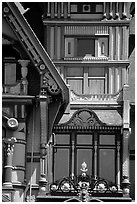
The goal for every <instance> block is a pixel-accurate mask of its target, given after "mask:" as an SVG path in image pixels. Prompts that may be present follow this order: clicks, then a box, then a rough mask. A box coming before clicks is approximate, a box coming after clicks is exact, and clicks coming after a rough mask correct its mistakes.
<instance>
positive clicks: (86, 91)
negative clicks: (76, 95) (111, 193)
mask: <svg viewBox="0 0 137 204" xmlns="http://www.w3.org/2000/svg"><path fill="white" fill-rule="evenodd" d="M88 69H89V68H88V67H86V68H85V69H84V82H83V83H84V94H88V93H89V87H88Z"/></svg>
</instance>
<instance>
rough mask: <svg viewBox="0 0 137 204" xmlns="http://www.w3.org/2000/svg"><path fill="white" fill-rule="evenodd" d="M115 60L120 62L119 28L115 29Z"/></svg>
mask: <svg viewBox="0 0 137 204" xmlns="http://www.w3.org/2000/svg"><path fill="white" fill-rule="evenodd" d="M115 59H116V60H120V30H119V27H118V26H117V27H116V53H115Z"/></svg>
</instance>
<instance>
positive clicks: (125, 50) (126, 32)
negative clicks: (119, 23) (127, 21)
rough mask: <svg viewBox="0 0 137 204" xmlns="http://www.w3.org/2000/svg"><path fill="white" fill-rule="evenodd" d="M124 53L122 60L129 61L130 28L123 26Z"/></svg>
mask: <svg viewBox="0 0 137 204" xmlns="http://www.w3.org/2000/svg"><path fill="white" fill-rule="evenodd" d="M122 30H123V49H122V50H123V52H122V59H123V60H128V47H129V45H128V40H127V39H128V37H129V28H128V27H127V26H123V28H122Z"/></svg>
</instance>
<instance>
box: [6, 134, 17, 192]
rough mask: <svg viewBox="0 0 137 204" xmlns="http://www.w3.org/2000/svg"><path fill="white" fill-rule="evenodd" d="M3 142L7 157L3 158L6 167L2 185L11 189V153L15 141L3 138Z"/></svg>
mask: <svg viewBox="0 0 137 204" xmlns="http://www.w3.org/2000/svg"><path fill="white" fill-rule="evenodd" d="M3 142H4V143H5V148H6V153H7V155H6V156H7V157H6V158H5V159H6V165H5V166H4V169H5V170H4V171H5V182H4V183H3V186H5V187H11V188H12V169H13V151H14V143H15V142H16V139H15V138H14V137H11V138H4V140H3Z"/></svg>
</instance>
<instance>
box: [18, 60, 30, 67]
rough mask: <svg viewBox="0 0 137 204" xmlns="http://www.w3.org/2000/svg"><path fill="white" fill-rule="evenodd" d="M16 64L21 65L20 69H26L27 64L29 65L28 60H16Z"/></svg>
mask: <svg viewBox="0 0 137 204" xmlns="http://www.w3.org/2000/svg"><path fill="white" fill-rule="evenodd" d="M18 62H19V63H20V65H21V66H22V67H27V66H28V64H29V62H30V60H24V59H20V60H18Z"/></svg>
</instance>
